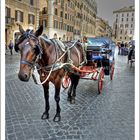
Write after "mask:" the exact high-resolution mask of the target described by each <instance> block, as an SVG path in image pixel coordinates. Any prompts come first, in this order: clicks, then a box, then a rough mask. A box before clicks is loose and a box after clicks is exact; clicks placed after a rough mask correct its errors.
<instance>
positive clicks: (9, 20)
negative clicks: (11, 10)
mask: <svg viewBox="0 0 140 140" xmlns="http://www.w3.org/2000/svg"><path fill="white" fill-rule="evenodd" d="M14 21H15V18H11V17H5V23H6V25H7V26H12V25H14Z"/></svg>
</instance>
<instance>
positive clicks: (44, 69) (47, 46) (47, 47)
mask: <svg viewBox="0 0 140 140" xmlns="http://www.w3.org/2000/svg"><path fill="white" fill-rule="evenodd" d="M19 31H20V33H21V36H20V38H19V39H18V40H17V42H16V43H15V51H16V52H17V51H20V54H21V59H20V70H19V73H18V77H19V79H20V80H21V81H26V82H27V81H28V80H29V79H30V77H31V75H32V72H33V70H34V68H35V66H37V67H38V68H39V69H38V73H39V75H40V81H41V82H43V81H44V80H45V79H46V78H47V80H46V81H45V82H44V83H43V84H42V85H43V89H44V97H45V112H44V113H43V115H42V117H41V118H42V119H48V118H49V108H50V105H49V82H50V81H51V82H52V83H53V84H54V86H55V97H54V98H55V101H56V115H55V117H54V119H53V120H54V121H60V119H61V116H60V111H61V109H60V105H59V101H60V88H61V82H62V78H63V76H64V74H65V73H68V75H69V76H70V78H71V87H70V89H69V91H68V100H70V101H72V99H75V96H76V87H77V85H78V81H79V77H80V76H79V75H78V74H76V73H75V72H74V71H73V70H72V69H71V68H69V67H67V65H63V64H68V63H70V61H71V63H72V64H73V65H75V66H77V67H78V66H79V64H80V63H81V62H83V61H84V56H83V50H82V46H81V45H80V43H78V42H75V43H74V44H73V46H70V48H69V49H68V47H67V50H68V51H64V46H63V44H62V43H61V42H60V41H58V40H56V39H47V38H45V37H43V36H41V34H42V31H43V27H42V26H40V27H39V29H38V30H37V31H36V32H35V33H33V31H31V30H29V29H27V30H26V31H24V29H23V28H22V26H21V25H19ZM62 46H63V47H62ZM65 49H66V48H65ZM50 70H52V71H51V73H50ZM49 74H50V76H48V75H49ZM72 91H73V94H72Z"/></svg>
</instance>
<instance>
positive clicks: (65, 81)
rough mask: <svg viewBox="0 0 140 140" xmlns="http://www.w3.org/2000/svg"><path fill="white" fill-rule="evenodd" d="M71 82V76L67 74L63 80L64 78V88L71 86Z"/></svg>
mask: <svg viewBox="0 0 140 140" xmlns="http://www.w3.org/2000/svg"><path fill="white" fill-rule="evenodd" d="M70 83H71V80H70V78H69V77H68V76H67V75H66V76H64V77H63V80H62V87H63V88H64V89H67V88H68V87H69V86H70Z"/></svg>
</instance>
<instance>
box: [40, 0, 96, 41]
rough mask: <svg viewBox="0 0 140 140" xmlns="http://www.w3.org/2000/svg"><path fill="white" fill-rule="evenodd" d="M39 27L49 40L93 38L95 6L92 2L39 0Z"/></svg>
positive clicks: (90, 0) (89, 0)
mask: <svg viewBox="0 0 140 140" xmlns="http://www.w3.org/2000/svg"><path fill="white" fill-rule="evenodd" d="M40 2H41V3H44V4H45V5H43V4H40V5H41V6H42V8H41V11H40V25H41V24H42V25H43V26H44V33H46V34H47V35H48V36H49V37H50V38H58V39H62V40H66V41H68V40H73V39H80V38H81V37H82V36H85V35H86V36H95V26H96V24H95V23H96V14H97V5H96V2H95V1H93V0H41V1H40Z"/></svg>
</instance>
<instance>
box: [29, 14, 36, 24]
mask: <svg viewBox="0 0 140 140" xmlns="http://www.w3.org/2000/svg"><path fill="white" fill-rule="evenodd" d="M34 23H35V16H34V15H32V14H29V15H28V24H34Z"/></svg>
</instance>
